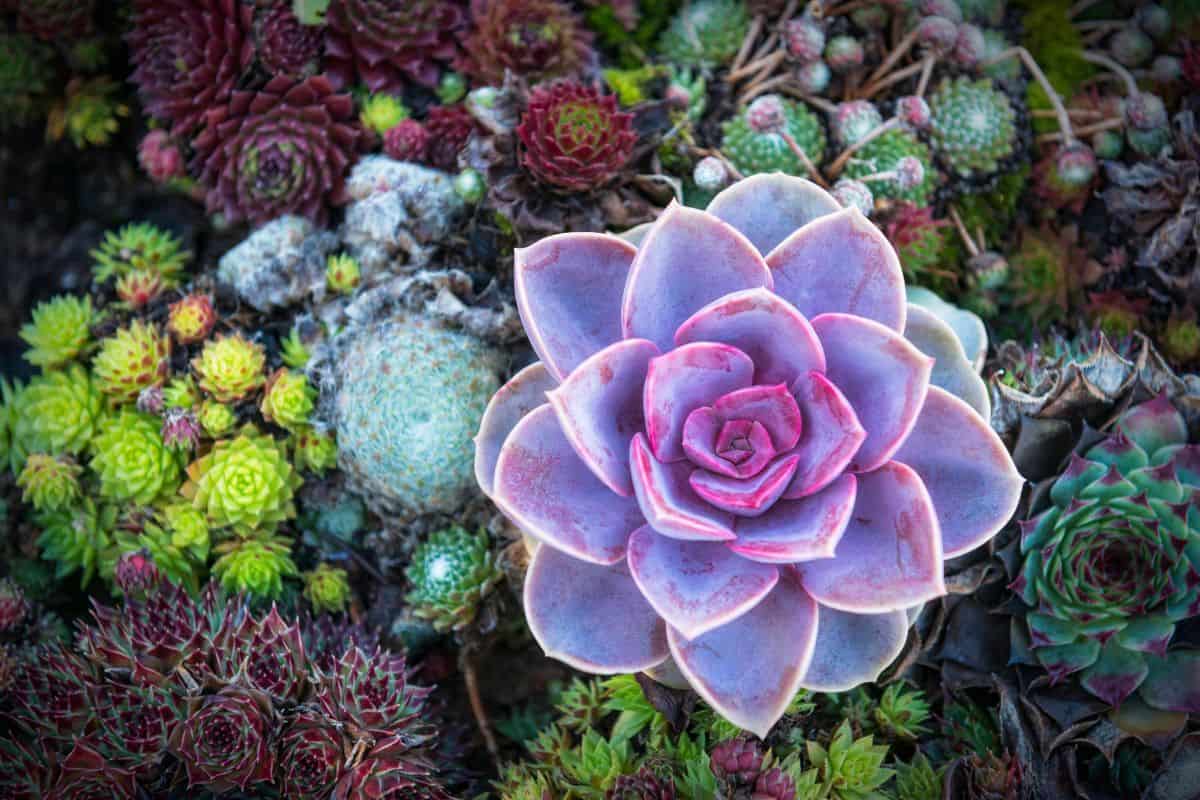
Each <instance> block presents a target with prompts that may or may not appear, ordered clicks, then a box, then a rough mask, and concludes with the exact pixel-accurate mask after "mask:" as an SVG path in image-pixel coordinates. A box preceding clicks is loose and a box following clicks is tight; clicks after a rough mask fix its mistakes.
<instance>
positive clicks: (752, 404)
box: [713, 383, 802, 453]
mask: <svg viewBox="0 0 1200 800" xmlns="http://www.w3.org/2000/svg"><path fill="white" fill-rule="evenodd" d="M713 410H714V411H716V412H717V413H718V414H720V415H721V417H722V418H723V419H726V420H738V419H749V420H754V421H756V422H760V423H762V425H763V427H765V428H766V429H767V432H768V433H770V434H771V444H773V445H774V446H775V450H776V451H778V452H780V453H783V452H786V451H788V450H791V449H792V448H793V447H795V446H796V442H797V441H799V439H800V429H801V425H802V420H801V416H800V407H799V406H798V405H797V404H796V398H794V397H792V393H791V392H790V391H788V387H787V386H786V385H785V384H782V383H777V384H774V385H767V386H748V387H746V388H745V389H738V390H737V391H735V392H730V393H729V394H727V395H724V396H722V397H720V398H718V399H717V402H715V403H713Z"/></svg>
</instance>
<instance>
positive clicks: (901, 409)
mask: <svg viewBox="0 0 1200 800" xmlns="http://www.w3.org/2000/svg"><path fill="white" fill-rule="evenodd" d="M813 328H815V329H816V331H817V336H819V337H820V339H821V346H822V347H824V348H825V361H826V370H825V375H826V377H828V378H829V380H830V381H831V382H832V383H833V385H835V386H837V387H838V389H839V390H840V391H841V393H842V394H843V395H845V397H846V399H847V400H849V401H850V405H851V406H853V407H854V415H855V416H856V417H858V421H859V423H860V424H861V425H862V426H863V428H865V429H866V431H867V438H866V439H865V440H864V441H863V443H862V445H861V446H860V447H859V448H858V452H857V453H855V454H854V458H853V459H851V461H850V469H852V470H855V471H857V472H869V471H870V470H873V469H875V468H876V467H878V466H880V465H881V464H883V463H884V462H885V461H887V460H888V459H889V458H891V457H892V454H893V453H895V452H896V450H898V449H899V448H900V445H901V444H903V443H904V439H905V438H906V437H907V436H908V433H909V431H911V430H912V427H913V425H915V424H916V421H917V416H918V414H919V413H920V411H921V406H922V405H924V403H925V396H926V394H927V392H928V389H929V374H930V372H931V371H932V369H933V359H932V358H930V357H929V356H927V355H925V354H924V353H922V352H921V351H920V350H918V349H917V348H915V347H913V345H912V343H911V342H909V341H908V340H907V339H905V338H904V337H903V336H901V335H900V334H898V333H895V332H894V331H891V330H889V329H888V328H885V327H884V326H882V325H880V324H879V323H877V322H871V321H870V320H866V319H863V318H862V317H855V316H850V315H848V314H823V315H821V316H819V317H817V318H816V319H814V320H813Z"/></svg>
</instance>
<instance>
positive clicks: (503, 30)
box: [466, 0, 592, 86]
mask: <svg viewBox="0 0 1200 800" xmlns="http://www.w3.org/2000/svg"><path fill="white" fill-rule="evenodd" d="M471 8H472V12H473V19H472V22H474V30H473V31H472V33H471V37H470V39H469V40H468V41H467V45H466V49H467V51H468V52H469V53H470V58H471V61H470V64H469V67H470V71H471V72H472V73H474V75H475V76H476V77H477V78H479V79H480V80H481V81H484V82H486V83H489V84H491V85H493V86H499V85H500V84H502V83H503V82H504V73H505V72H506V71H508V72H512V73H513V74H514V75H517V76H519V77H522V78H525V79H526V80H528V81H529V82H530V83H536V82H537V81H541V80H546V79H548V78H562V77H568V76H572V75H574V74H575V73H577V72H578V71H579V70H580V69H581V68H582V67H583V66H584V64H585V63H586V62H587V61H588V60H589V59H590V58H591V57H592V51H591V41H592V35H591V33H590V32H589V31H588V29H587V28H586V27H584V25H583V22H582V20H580V19H579V17H578V16H576V14H575V12H573V11H572V10H571V8H570V6H569V4H567V3H564V2H563V1H562V0H480V1H479V2H475V3H472V6H471Z"/></svg>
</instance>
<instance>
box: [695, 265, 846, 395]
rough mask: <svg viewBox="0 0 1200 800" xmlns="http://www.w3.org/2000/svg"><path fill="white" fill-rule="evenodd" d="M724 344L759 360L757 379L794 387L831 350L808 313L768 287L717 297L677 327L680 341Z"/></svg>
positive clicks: (819, 367)
mask: <svg viewBox="0 0 1200 800" xmlns="http://www.w3.org/2000/svg"><path fill="white" fill-rule="evenodd" d="M691 342H724V343H725V344H731V345H733V346H734V347H736V348H737V349H739V350H741V351H742V352H743V353H745V354H746V355H748V356H750V358H751V360H752V361H754V382H755V383H764V384H769V383H785V384H788V385H791V383H792V382H793V381H794V380H796V378H797V377H799V376H800V375H802V374H804V373H805V372H808V371H809V370H812V369H815V370H817V371H818V372H824V371H825V354H824V352H822V350H821V343H820V342H819V341H817V334H816V333H815V332H814V331H813V329H812V325H810V324H808V320H807V319H805V318H804V315H803V314H801V313H800V312H799V311H797V310H796V309H795V308H793V307H792V306H791V305H790V304H789V303H788V302H787V301H785V300H784V299H783V298H782V297H780V296H779V295H777V294H775V293H774V292H770V291H767V290H766V289H747V290H745V291H743V292H734V293H733V294H728V295H725V296H724V297H722V298H720V299H718V300H714V301H713V302H712V303H709V304H708V305H707V306H705V307H704V308H702V309H700V310H699V311H697V312H696V313H695V314H693V315H692V316H691V318H690V319H688V320H687V321H686V322H684V323H683V324H682V325H680V326H679V330H677V331H675V344H678V345H682V344H689V343H691Z"/></svg>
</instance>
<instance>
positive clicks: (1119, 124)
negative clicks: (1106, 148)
mask: <svg viewBox="0 0 1200 800" xmlns="http://www.w3.org/2000/svg"><path fill="white" fill-rule="evenodd" d="M1124 127H1125V120H1123V119H1121V118H1120V117H1109V118H1108V119H1106V120H1103V121H1102V122H1093V123H1092V124H1091V125H1084V126H1083V127H1081V128H1079V129H1078V130H1076V131H1075V133H1077V134H1078V135H1080V136H1091V135H1092V134H1093V133H1099V132H1100V131H1114V130H1117V129H1118V128H1124ZM1062 138H1063V136H1062V134H1061V133H1043V134H1042V135H1040V136H1038V137H1037V140H1038V141H1039V142H1057V141H1060V140H1061V139H1062Z"/></svg>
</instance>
